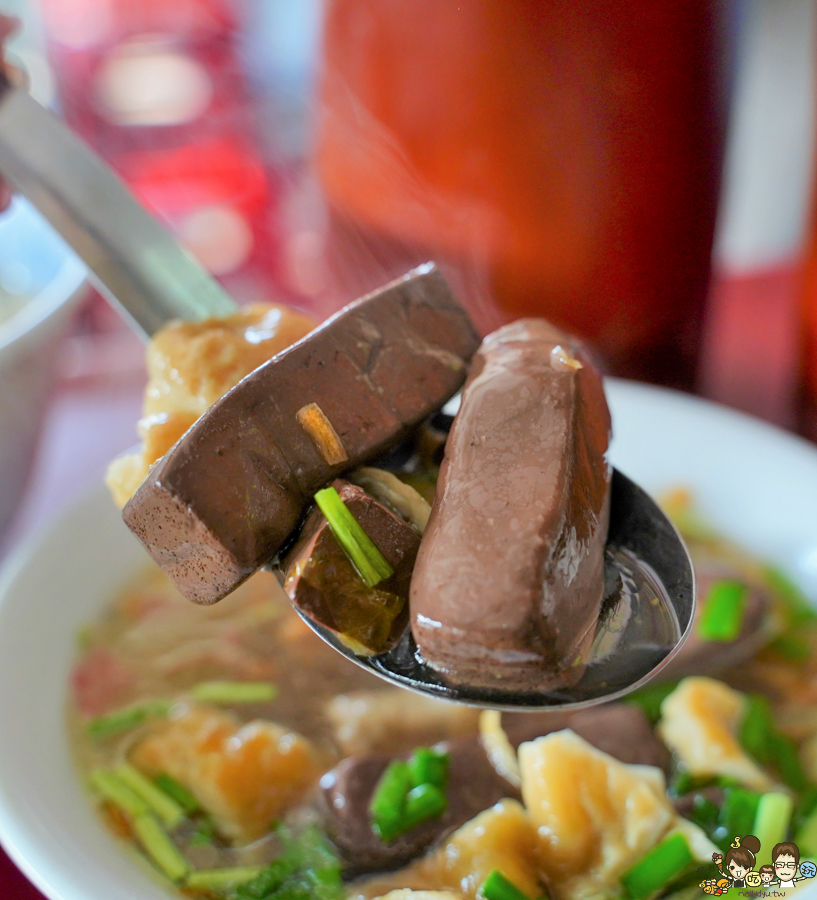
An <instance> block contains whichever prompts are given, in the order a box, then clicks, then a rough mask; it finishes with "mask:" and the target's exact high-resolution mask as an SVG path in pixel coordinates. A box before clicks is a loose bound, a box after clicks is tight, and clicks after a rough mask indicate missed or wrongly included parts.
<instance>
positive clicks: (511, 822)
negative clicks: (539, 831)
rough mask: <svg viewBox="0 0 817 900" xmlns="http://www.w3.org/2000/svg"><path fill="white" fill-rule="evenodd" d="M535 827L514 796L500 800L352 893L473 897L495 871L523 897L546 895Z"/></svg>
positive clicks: (469, 899)
mask: <svg viewBox="0 0 817 900" xmlns="http://www.w3.org/2000/svg"><path fill="white" fill-rule="evenodd" d="M537 850H538V841H537V835H536V830H535V829H534V827H533V825H532V824H531V822H530V819H529V818H528V816H527V814H526V812H525V810H524V809H523V807H522V805H521V804H520V803H518V802H517V801H516V800H510V799H504V800H500V801H499V803H497V804H496V805H495V806H492V807H491V808H490V809H486V810H485V811H484V812H481V813H480V814H479V815H478V816H476V817H475V818H473V819H471V820H470V821H469V822H466V823H465V825H462V826H461V827H460V828H458V829H457V830H456V831H455V832H454V833H453V834H452V835H450V836H449V837H448V838H447V839H446V840H445V841H444V842H443V843H441V844H440V845H439V846H438V847H436V848H435V849H433V850H432V851H431V852H429V853H428V854H427V855H426V856H424V857H422V858H421V859H418V860H415V861H414V862H412V863H411V864H410V865H408V866H407V867H406V868H405V869H400V870H399V871H397V872H394V873H392V874H389V875H381V876H375V877H373V878H371V879H369V880H367V881H359V882H357V883H356V885H355V887H356V888H357V890H356V892H354V893H351V894H350V896H351V897H356V898H360V900H363V898H372V897H381V896H383V895H384V894H386V893H387V892H388V891H392V890H395V889H401V888H402V889H406V888H409V889H411V890H413V891H423V892H425V891H453V892H455V893H456V894H458V895H459V896H460V897H462V898H463V900H477V898H478V897H481V896H482V894H481V893H480V891H479V889H480V887H481V886H482V884H483V882H484V881H485V879H486V878H487V877H488V876H489V875H490V874H491V872H493V870H494V869H498V870H499V871H500V872H501V873H502V874H503V875H504V876H505V877H506V878H507V879H508V880H509V881H512V882H513V884H515V885H516V887H518V888H519V890H521V891H522V893H524V894H526V895H527V896H528V897H542V896H547V893H548V892H547V891H546V889H545V886H544V885H543V884H542V882H541V881H540V878H539V873H540V871H541V868H540V865H539V861H538V858H537Z"/></svg>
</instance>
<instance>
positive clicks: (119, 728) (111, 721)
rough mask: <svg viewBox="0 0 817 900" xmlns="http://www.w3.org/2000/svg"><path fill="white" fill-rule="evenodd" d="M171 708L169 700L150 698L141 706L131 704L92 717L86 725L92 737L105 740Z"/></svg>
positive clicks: (159, 715) (163, 713) (161, 714)
mask: <svg viewBox="0 0 817 900" xmlns="http://www.w3.org/2000/svg"><path fill="white" fill-rule="evenodd" d="M169 709H170V703H168V701H167V700H150V701H148V702H147V703H142V704H140V705H139V706H131V707H129V708H128V709H120V710H118V711H117V712H114V713H110V714H109V715H105V716H97V717H96V718H95V719H91V720H90V721H89V722H88V724H87V726H86V727H87V729H88V734H90V735H91V737H93V738H96V739H97V740H104V739H105V738H109V737H113V736H114V735H116V734H122V733H123V732H125V731H131V730H132V729H134V728H137V727H138V726H139V725H142V724H144V723H145V722H147V721H148V720H149V719H154V718H160V717H161V716H166V715H167V711H168V710H169Z"/></svg>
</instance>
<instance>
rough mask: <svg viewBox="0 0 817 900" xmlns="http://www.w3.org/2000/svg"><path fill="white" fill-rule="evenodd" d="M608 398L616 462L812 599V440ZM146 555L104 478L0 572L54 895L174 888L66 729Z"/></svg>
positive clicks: (620, 393) (6, 725)
mask: <svg viewBox="0 0 817 900" xmlns="http://www.w3.org/2000/svg"><path fill="white" fill-rule="evenodd" d="M608 396H609V399H610V405H611V407H612V411H613V423H614V429H615V432H616V437H615V443H614V447H613V451H612V457H613V461H614V463H615V464H616V465H617V466H618V467H619V468H621V469H622V470H623V471H624V472H625V473H626V474H628V475H630V476H632V477H633V478H635V479H636V480H637V481H638V482H639V483H641V484H642V485H644V487H645V488H647V489H648V490H650V491H652V492H654V493H657V492H660V491H662V490H664V489H666V488H669V487H673V486H677V485H686V486H688V487H690V488H691V489H692V490H693V491H695V492H696V494H697V496H698V497H699V499H700V502H701V505H702V508H703V511H704V512H705V514H706V515H707V517H708V518H710V519H711V520H712V522H713V523H714V524H715V525H716V526H717V527H718V528H720V529H721V530H722V531H723V532H724V533H726V534H728V535H730V536H732V537H734V538H735V539H737V540H739V541H741V542H742V543H743V544H745V545H746V546H747V547H749V548H751V549H752V550H754V551H756V552H757V553H759V554H761V555H763V556H764V557H767V558H768V559H770V560H773V561H775V562H777V563H779V564H780V565H782V566H784V567H786V568H787V569H788V570H789V572H791V573H792V575H793V576H794V577H795V578H796V579H797V580H798V581H799V582H800V584H801V585H802V586H803V587H804V588H805V589H806V590H807V591H808V592H809V594H810V595H811V596H812V597H813V598H814V599H815V600H816V601H817V512H815V511H817V448H815V447H813V446H811V445H809V444H806V443H805V442H803V441H801V440H798V439H797V438H794V437H791V436H789V435H787V434H784V433H783V432H781V431H778V430H776V429H774V428H771V427H769V426H767V425H764V424H762V423H760V422H758V421H755V420H753V419H750V418H747V417H746V416H743V415H740V414H738V413H735V412H731V411H729V410H727V409H724V408H723V407H719V406H715V405H713V404H709V403H705V402H703V401H701V400H697V399H694V398H692V397H687V396H684V395H681V394H676V393H673V392H670V391H664V390H658V389H655V388H650V387H646V386H643V385H635V384H630V383H626V382H615V381H613V382H610V383H609V385H608ZM146 562H147V557H146V556H145V554H144V553H143V551H142V549H141V547H140V545H139V544H138V543H137V542H136V540H135V539H133V538H132V537H131V535H130V534H129V532H128V531H127V530H126V529H125V527H124V525H123V524H122V522H121V520H120V518H119V515H118V513H117V512H116V510H115V509H114V508H113V505H112V504H111V502H110V501H109V499H108V497H107V496H106V494H105V491H104V489H103V488H102V487H100V488H99V489H97V490H96V491H94V492H93V493H91V494H90V495H88V496H87V497H85V499H83V500H82V501H81V502H79V503H78V504H77V505H75V506H74V507H73V508H72V509H70V510H69V511H68V512H67V513H65V514H64V515H63V516H62V518H60V519H59V520H58V521H56V522H55V523H54V524H53V525H52V526H51V527H50V528H48V529H47V530H46V531H45V532H44V533H43V534H41V535H40V536H38V537H35V538H34V539H32V540H31V541H30V542H29V543H28V544H27V545H26V546H24V547H22V548H21V549H20V550H19V551H18V553H17V555H16V556H15V557H14V558H13V559H12V560H11V561H10V562H9V563H8V565H7V567H6V569H5V571H4V573H3V574H2V576H0V839H2V842H3V844H4V846H5V848H6V850H7V851H8V852H9V854H10V855H11V856H12V858H13V859H14V860H15V861H16V862H17V863H18V865H20V867H21V868H22V869H23V871H24V872H25V873H26V874H27V875H28V876H29V877H30V878H31V880H32V881H33V882H34V883H35V884H36V885H37V886H38V887H39V888H40V889H41V890H42V891H43V892H44V893H45V894H46V895H47V896H48V897H50V898H52V900H134V898H139V900H161V898H165V900H166V898H167V897H168V896H169V893H168V891H167V890H166V889H165V888H163V887H162V885H160V884H159V883H157V882H156V881H155V880H154V879H153V878H152V876H151V874H150V873H149V872H148V871H147V869H146V868H145V867H142V866H140V865H139V864H137V863H136V862H135V861H134V860H133V859H131V858H130V857H129V856H128V855H126V854H125V853H124V852H123V851H122V849H121V847H120V846H119V845H118V844H117V843H116V841H115V840H114V839H113V838H112V837H111V836H110V835H109V834H108V833H107V832H106V831H105V829H104V828H103V826H102V825H101V824H100V822H99V820H98V819H97V817H96V815H95V814H94V813H93V811H92V810H91V807H90V805H89V803H88V801H87V798H86V797H85V796H84V795H83V791H82V789H81V787H80V784H79V781H78V779H77V777H76V773H75V771H74V769H73V767H72V763H71V760H70V758H69V752H68V746H67V741H66V734H65V728H64V710H65V701H66V685H67V677H68V670H69V666H70V664H71V660H72V658H73V655H74V640H75V635H76V633H77V630H78V629H79V627H80V626H81V625H82V624H83V623H84V622H85V621H87V620H88V619H89V618H90V617H91V616H93V615H94V614H95V613H96V612H97V611H98V610H99V609H100V607H101V606H102V605H103V604H104V603H105V602H106V600H107V599H108V598H109V597H110V595H111V593H112V592H113V591H115V590H116V589H117V588H118V587H119V586H120V585H121V584H122V582H123V581H124V580H125V579H127V578H128V577H129V576H130V575H132V574H134V573H135V572H136V571H138V570H139V568H140V567H142V566H143V565H145V564H146ZM815 894H817V891H815V889H814V888H812V887H807V888H804V889H802V890H801V892H800V894H799V896H800V897H802V898H803V900H808V898H809V897H811V898H812V900H814V897H815ZM702 896H703V895H702Z"/></svg>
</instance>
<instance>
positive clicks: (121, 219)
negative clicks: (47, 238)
mask: <svg viewBox="0 0 817 900" xmlns="http://www.w3.org/2000/svg"><path fill="white" fill-rule="evenodd" d="M0 174H1V175H2V176H3V178H5V179H6V180H7V181H8V182H9V184H10V185H11V186H12V188H13V189H14V190H16V191H18V192H19V193H21V194H22V195H23V196H25V197H26V198H27V199H28V200H29V201H30V202H31V203H32V204H33V205H34V206H35V207H36V208H37V209H38V210H39V212H40V213H41V214H42V215H43V216H44V217H45V218H46V219H47V220H48V221H49V222H50V223H51V225H53V226H54V228H55V229H56V230H57V231H58V232H59V233H60V234H61V235H62V236H63V238H64V239H65V240H66V242H67V243H68V244H69V245H70V246H71V247H72V249H73V250H74V251H75V252H76V253H77V254H78V255H79V256H80V257H81V259H82V260H83V261H84V262H85V263H86V265H87V266H88V267H89V269H90V270H91V273H92V275H91V279H92V281H93V282H94V286H95V287H97V288H98V289H99V290H100V291H101V292H102V293H103V294H104V295H105V296H106V297H107V298H108V299H109V300H110V301H111V302H112V303H113V304H114V306H116V307H118V308H119V310H120V311H121V312H122V313H123V314H124V315H125V318H126V319H128V320H129V321H130V323H131V324H132V325H133V326H134V327H135V328H136V329H137V330H138V331H140V332H142V333H143V334H145V335H147V336H150V335H152V334H153V333H154V332H155V331H157V330H158V329H159V328H160V327H161V326H162V325H163V324H164V323H165V322H167V321H168V320H169V319H188V320H197V319H204V318H207V317H208V316H219V315H228V314H229V313H230V312H232V311H233V310H234V309H235V308H236V304H235V301H234V300H233V299H232V298H231V297H230V296H229V295H228V294H227V293H226V292H225V291H224V290H223V288H222V287H221V285H219V283H218V282H217V281H216V280H215V279H214V278H213V277H212V276H211V275H210V274H209V273H208V272H207V271H206V270H205V269H204V268H203V267H202V266H201V265H200V264H199V263H198V262H197V261H196V260H195V259H194V258H193V256H192V255H191V254H190V253H188V252H187V251H186V250H184V249H183V248H182V247H181V246H180V245H179V244H178V243H177V242H176V240H175V238H174V237H173V236H172V235H171V234H170V233H169V232H168V231H167V230H166V229H165V227H164V226H163V225H161V224H160V223H159V222H157V221H156V219H154V218H153V216H151V215H150V214H149V213H148V212H147V211H146V210H145V209H144V208H143V207H142V206H141V205H140V204H139V203H138V202H137V200H136V198H135V197H134V196H133V194H132V193H131V192H130V191H129V190H128V188H127V187H126V186H125V184H124V183H123V182H122V180H121V179H120V178H119V177H118V176H117V175H116V174H114V172H113V171H112V170H111V169H110V168H109V167H108V166H107V165H106V164H105V163H104V162H103V161H102V159H100V157H99V156H97V155H96V154H95V153H94V152H93V151H92V150H91V149H90V148H89V147H87V146H86V145H85V144H84V143H83V142H82V141H81V140H80V139H79V138H78V137H76V136H75V135H74V134H73V133H72V132H71V131H70V130H69V129H68V128H67V127H66V126H65V125H64V124H63V123H62V122H61V121H60V120H59V119H58V118H57V117H56V116H54V115H53V114H52V113H50V112H49V111H48V110H47V109H45V108H44V107H43V106H41V105H40V104H39V103H37V101H36V100H34V99H33V98H32V97H31V96H29V94H28V93H27V92H26V91H25V90H23V89H21V88H17V87H13V86H11V85H10V84H9V83H8V82H7V81H6V80H5V79H4V78H2V77H0Z"/></svg>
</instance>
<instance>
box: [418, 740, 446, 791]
mask: <svg viewBox="0 0 817 900" xmlns="http://www.w3.org/2000/svg"><path fill="white" fill-rule="evenodd" d="M450 763H451V754H449V753H440V752H438V751H437V750H430V749H429V748H428V747H418V748H417V749H416V750H415V751H414V752H413V753H412V754H411V759H410V760H409V763H408V764H409V770H410V772H411V783H412V784H413V785H414V787H420V785H421V784H433V785H434V787H436V788H439V789H440V790H441V791H444V790H445V787H446V785H447V784H448V767H449V765H450Z"/></svg>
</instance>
